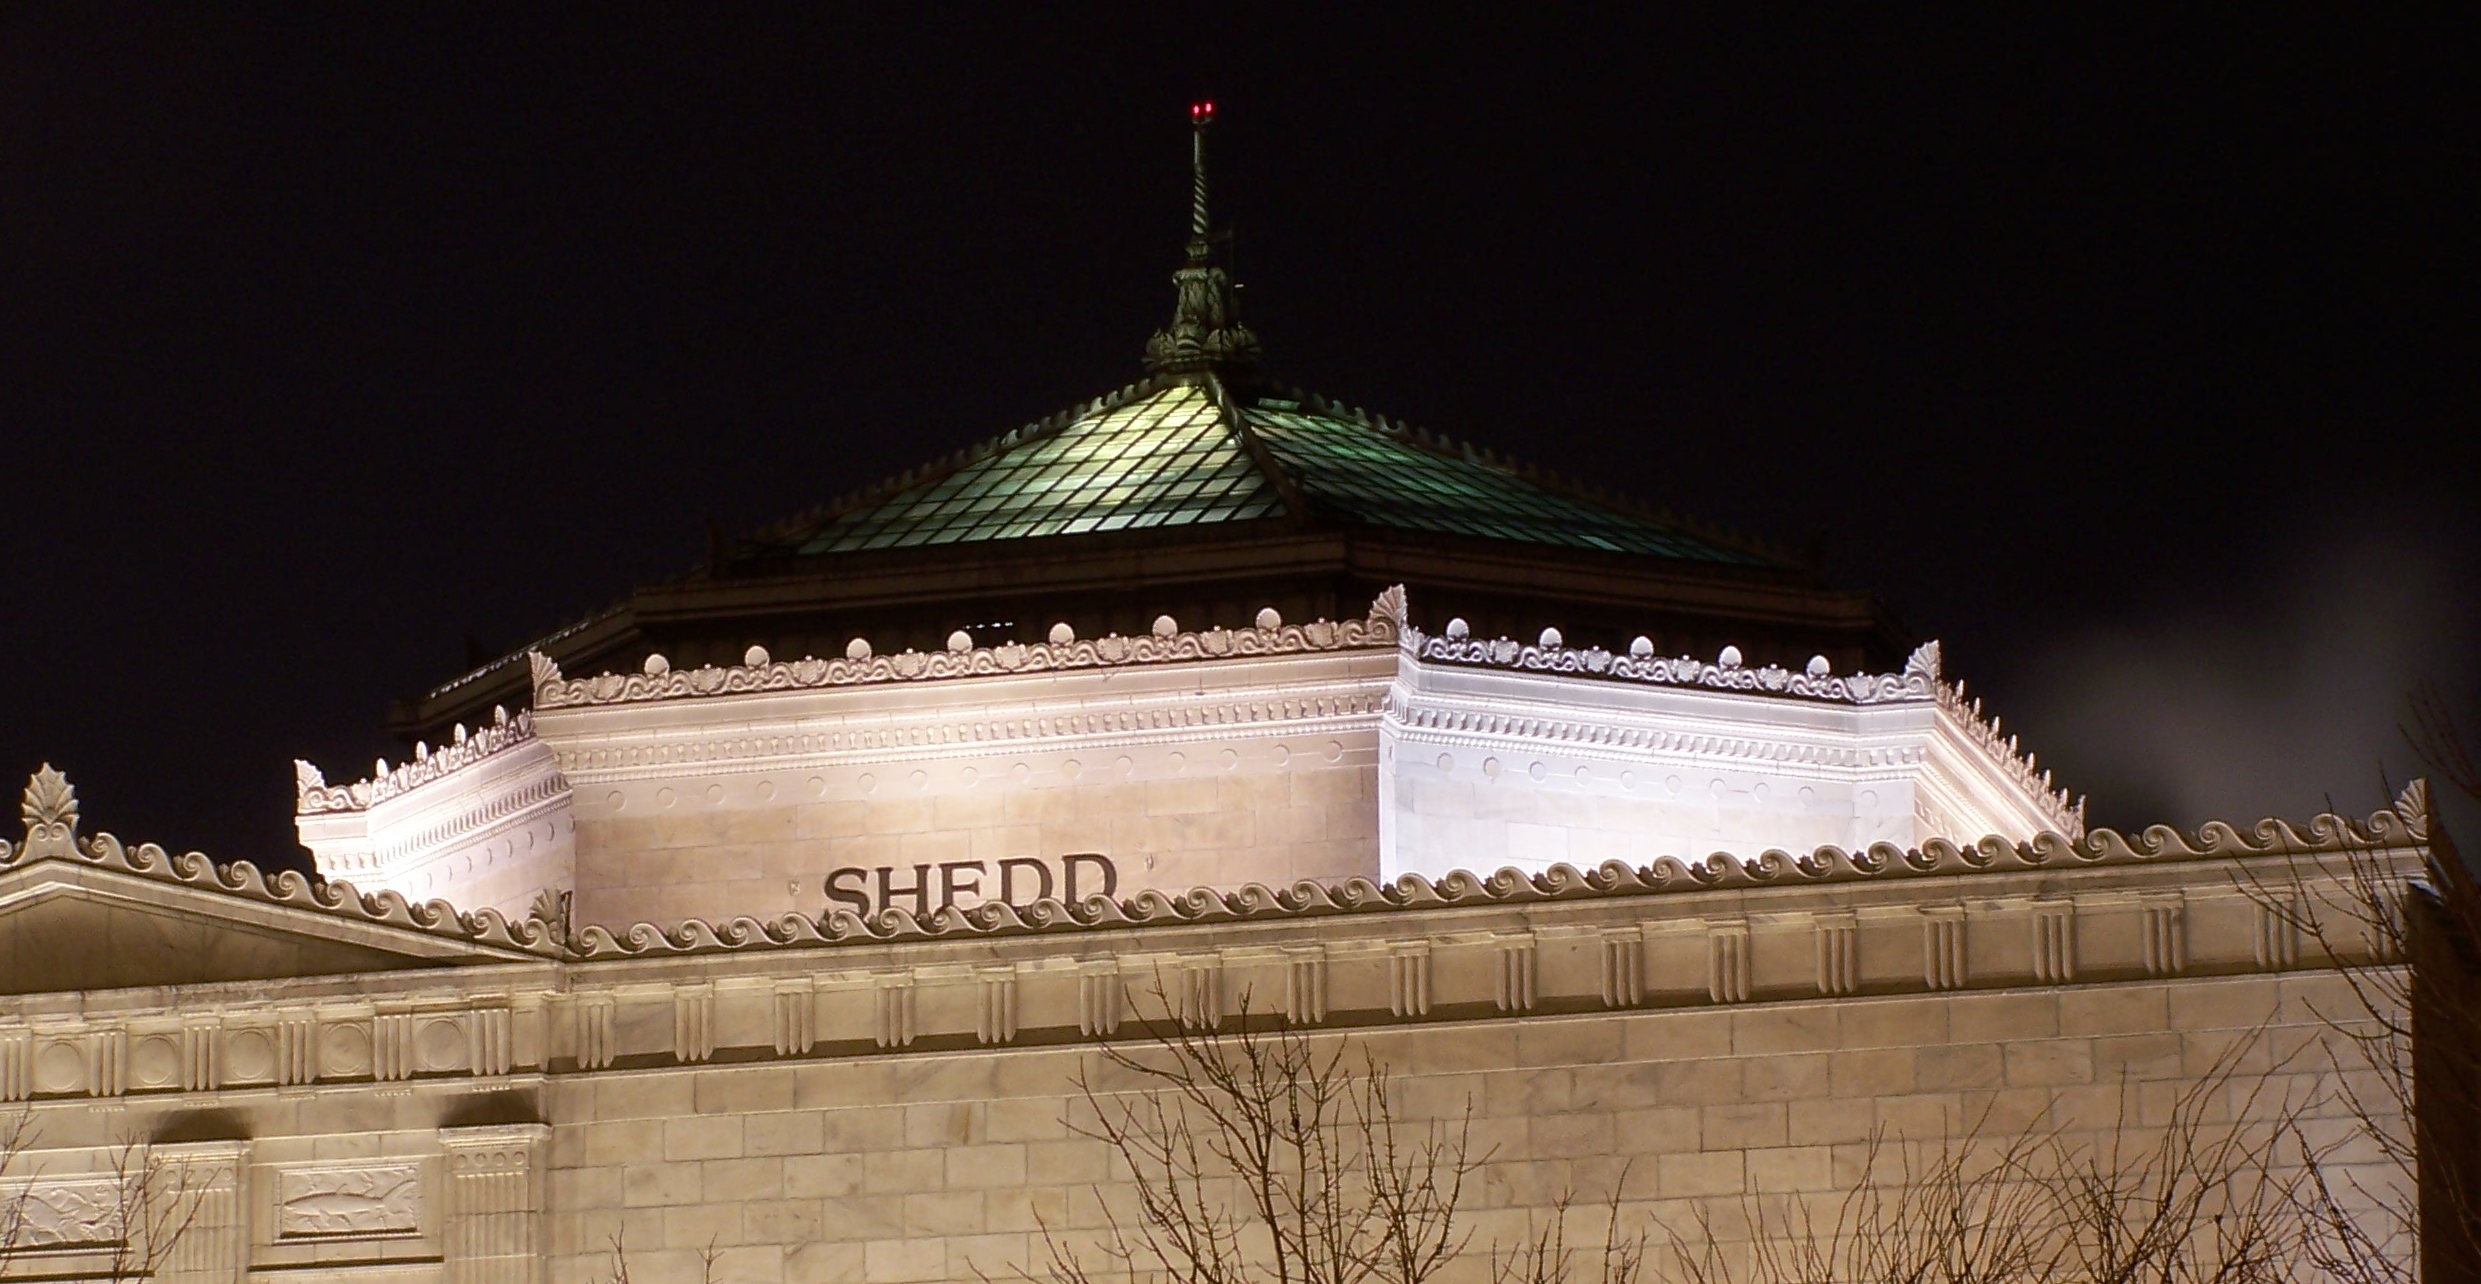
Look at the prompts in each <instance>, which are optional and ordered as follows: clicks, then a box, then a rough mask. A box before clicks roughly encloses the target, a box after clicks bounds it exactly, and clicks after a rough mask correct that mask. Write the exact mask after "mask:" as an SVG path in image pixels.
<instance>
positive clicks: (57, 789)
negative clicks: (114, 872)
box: [18, 762, 78, 860]
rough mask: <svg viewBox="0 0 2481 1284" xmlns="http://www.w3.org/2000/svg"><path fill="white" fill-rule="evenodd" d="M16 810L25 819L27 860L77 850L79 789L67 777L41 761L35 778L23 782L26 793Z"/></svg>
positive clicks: (62, 854)
mask: <svg viewBox="0 0 2481 1284" xmlns="http://www.w3.org/2000/svg"><path fill="white" fill-rule="evenodd" d="M18 814H19V816H20V817H22V818H23V819H24V820H25V822H26V848H25V851H24V853H23V855H24V857H25V858H26V859H28V860H36V859H40V858H42V857H45V856H68V855H71V854H73V853H74V852H76V850H77V837H78V793H77V790H75V789H72V788H70V787H69V779H68V777H66V776H63V775H61V774H60V773H59V772H58V771H56V770H54V769H53V767H52V764H50V763H48V762H47V763H44V764H43V767H42V769H41V770H39V771H37V772H35V773H34V778H33V779H31V780H29V781H27V782H26V794H25V799H24V801H23V803H22V804H21V805H20V807H19V809H18Z"/></svg>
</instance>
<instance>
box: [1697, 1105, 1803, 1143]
mask: <svg viewBox="0 0 2481 1284" xmlns="http://www.w3.org/2000/svg"><path fill="white" fill-rule="evenodd" d="M1790 1126H1791V1112H1790V1110H1789V1108H1788V1107H1787V1106H1786V1105H1785V1104H1784V1103H1783V1102H1780V1101H1765V1102H1743V1103H1738V1104H1732V1105H1719V1106H1706V1107H1704V1108H1703V1109H1701V1110H1699V1111H1698V1120H1697V1129H1698V1145H1699V1147H1700V1148H1701V1149H1704V1150H1748V1149H1751V1148H1754V1147H1759V1146H1782V1145H1788V1144H1790Z"/></svg>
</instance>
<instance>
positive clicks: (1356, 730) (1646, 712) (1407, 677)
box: [300, 590, 2082, 929]
mask: <svg viewBox="0 0 2481 1284" xmlns="http://www.w3.org/2000/svg"><path fill="white" fill-rule="evenodd" d="M1402 613H1403V597H1402V593H1401V591H1400V590H1399V591H1391V592H1390V593H1389V594H1388V595H1386V596H1384V597H1382V598H1381V599H1380V601H1379V602H1377V603H1375V604H1374V605H1373V607H1372V609H1371V612H1370V614H1369V615H1368V617H1367V618H1365V619H1361V620H1351V621H1344V622H1340V623H1337V622H1329V621H1314V622H1311V623H1309V624H1307V625H1287V624H1285V623H1284V622H1283V621H1282V620H1280V619H1278V618H1276V617H1275V615H1274V613H1273V612H1271V611H1269V612H1263V613H1261V615H1260V618H1259V619H1258V620H1257V621H1256V622H1255V623H1254V624H1252V625H1250V626H1248V627H1243V628H1212V629H1206V630H1202V631H1195V632H1191V631H1183V630H1182V629H1181V628H1180V627H1179V626H1178V625H1177V624H1176V623H1175V622H1173V621H1170V620H1163V621H1160V622H1159V623H1158V627H1157V630H1156V631H1155V632H1154V633H1153V634H1151V635H1149V636H1146V637H1142V638H1117V637H1112V638H1102V639H1091V640H1080V639H1077V638H1076V637H1074V635H1073V634H1071V633H1069V632H1068V631H1067V628H1066V626H1064V625H1063V626H1058V627H1057V628H1055V629H1054V630H1053V631H1052V634H1051V636H1050V637H1048V638H1046V639H1045V640H1043V641H1040V642H1035V643H1025V644H1018V643H1008V644H1002V645H998V646H993V647H980V648H977V647H973V646H971V645H970V644H969V643H968V642H967V641H966V639H964V638H963V637H962V636H961V635H960V636H959V638H958V639H957V640H956V641H957V643H958V646H957V648H956V649H954V650H951V651H948V652H944V653H940V654H935V655H920V654H913V653H906V654H902V655H895V656H877V655H873V654H871V653H870V649H869V646H868V643H867V642H866V641H865V640H860V639H856V640H855V642H854V643H853V645H852V647H851V648H850V649H849V650H848V654H847V655H846V656H845V657H843V658H840V659H834V660H818V659H801V660H793V661H779V660H775V659H773V658H772V657H769V656H767V655H766V654H764V652H762V651H756V650H755V649H753V652H752V654H751V655H750V656H748V657H746V659H747V661H748V662H747V663H745V664H743V665H741V666H737V667H733V668H713V669H699V670H690V671H674V670H672V669H671V668H670V667H669V666H668V665H666V664H665V663H664V662H663V661H662V659H661V658H660V657H657V658H655V659H653V660H650V661H649V662H648V664H647V666H646V671H645V672H642V673H637V674H627V675H618V674H605V675H601V676H594V677H578V678H572V677H568V676H566V675H563V674H561V673H560V672H559V671H558V670H557V668H556V667H553V666H551V665H550V664H549V663H548V662H547V661H542V660H540V659H539V657H538V658H537V669H536V688H535V700H534V709H533V711H532V712H531V713H529V714H522V715H519V716H518V717H517V718H515V719H502V720H500V721H497V722H495V723H494V724H493V725H492V726H489V727H486V728H483V729H482V730H481V731H479V732H476V733H472V734H470V735H461V736H460V737H459V738H458V739H456V740H455V741H454V742H452V743H451V744H449V745H447V746H444V747H442V748H440V749H437V750H432V749H429V748H427V747H426V748H424V749H423V750H422V751H421V752H420V754H419V755H418V756H417V758H416V759H415V761H413V762H411V763H407V764H403V765H401V766H397V767H394V768H389V769H386V770H383V771H381V772H380V773H378V774H377V775H375V776H373V777H372V778H371V779H369V780H366V781H362V782H359V783H356V784H352V785H347V786H329V785H327V784H325V782H324V780H323V778H322V777H321V776H320V775H319V773H318V772H317V771H316V769H314V768H312V767H310V766H309V765H308V764H303V765H302V766H301V769H300V770H301V773H302V789H301V800H302V807H301V809H302V816H301V821H300V827H301V834H302V841H303V843H304V844H305V845H307V846H308V847H309V848H310V849H311V850H312V852H314V853H315V854H316V856H317V859H318V861H319V867H320V869H321V870H322V871H323V872H325V873H327V874H329V875H331V876H336V877H344V878H350V879H352V880H354V882H355V883H356V884H357V885H358V886H363V887H386V888H390V889H392V890H395V891H398V892H400V893H403V894H404V895H405V896H407V897H409V898H414V899H424V898H430V897H440V898H444V899H447V900H449V901H451V902H453V903H455V904H457V905H460V906H466V907H481V906H490V907H493V908H496V909H499V910H500V911H501V912H503V913H504V914H509V915H521V914H523V913H525V912H527V911H528V909H529V907H530V906H531V905H532V903H533V899H534V897H535V896H537V895H538V894H540V893H541V892H543V891H545V890H550V891H553V892H570V893H573V894H574V911H575V915H576V918H577V920H578V921H579V922H582V923H599V924H602V925H604V926H607V927H612V928H616V929H617V928H625V927H627V926H629V925H630V924H633V923H637V922H664V921H667V920H673V919H680V918H688V917H698V918H709V919H723V918H729V917H732V916H734V915H740V914H747V915H753V916H757V917H761V918H763V917H768V916H771V915H776V914H784V913H796V914H809V915H818V914H822V913H827V912H831V911H833V910H835V909H838V908H851V909H854V910H856V911H858V912H864V913H868V912H876V911H877V910H880V909H884V908H887V907H889V906H891V905H893V906H896V907H899V908H905V909H908V910H910V911H912V912H913V913H915V914H916V915H917V916H918V915H921V914H927V913H930V912H933V911H935V910H937V909H938V908H940V907H942V906H944V905H948V904H955V905H959V906H964V907H970V906H972V905H975V904H978V903H980V902H981V901H983V900H985V899H989V898H991V897H993V896H1005V897H1008V898H1012V899H1014V900H1016V901H1017V902H1018V903H1020V904H1022V903H1026V902H1029V901H1031V900H1033V899H1036V898H1038V896H1039V895H1040V894H1042V890H1043V889H1044V888H1045V887H1046V886H1048V887H1050V888H1051V889H1052V891H1053V892H1054V893H1056V894H1061V895H1065V894H1066V893H1067V892H1068V891H1069V890H1070V889H1069V887H1068V882H1069V879H1070V877H1071V876H1072V875H1076V876H1078V877H1079V881H1080V883H1081V886H1080V887H1079V888H1078V889H1077V890H1078V891H1079V892H1081V893H1087V894H1090V893H1092V892H1095V891H1099V890H1101V889H1102V886H1103V876H1102V873H1101V870H1102V868H1103V867H1102V866H1101V865H1099V864H1097V863H1096V862H1094V861H1093V860H1092V859H1090V858H1091V857H1095V856H1099V857H1102V858H1103V859H1104V860H1106V861H1108V862H1109V865H1110V869H1111V871H1112V878H1113V890H1114V892H1115V894H1119V895H1127V894H1130V893H1133V892H1135V891H1140V890H1144V889H1147V888H1154V889H1159V890H1162V891H1165V892H1168V893H1175V894H1176V893H1179V892H1184V891H1187V890H1189V889H1190V888H1194V887H1212V888H1217V889H1222V890H1230V889H1234V888H1239V887H1243V886H1246V885H1248V884H1251V883H1259V884H1264V885H1266V886H1269V887H1287V886H1290V885H1291V884H1293V883H1295V882H1299V881H1302V880H1312V881H1334V880H1338V879H1344V878H1350V877H1355V876H1359V877H1368V878H1380V879H1392V878H1395V877H1397V876H1399V875H1402V874H1408V873H1418V874H1423V875H1427V876H1429V877H1432V878H1437V877H1441V876H1444V875H1445V874H1447V873H1448V872H1449V871H1451V870H1457V869H1462V870H1469V871H1475V872H1485V873H1486V872H1489V871H1493V870H1497V869H1500V868H1502V867H1508V866H1513V867H1516V868H1519V869H1523V870H1526V871H1528V872H1540V871H1542V870H1545V869H1548V868H1550V867H1551V866H1552V865H1555V864H1560V863H1567V864H1572V865H1576V866H1578V867H1580V868H1591V867H1593V866H1596V865H1599V864H1601V863H1602V862H1604V861H1610V860H1616V861H1620V862H1622V863H1625V864H1644V863H1646V862H1649V861H1652V860H1654V859H1656V858H1657V857H1664V856H1668V857H1674V858H1681V859H1700V858H1703V857H1705V856H1708V855H1711V854H1713V853H1715V852H1737V853H1748V854H1755V853H1759V852H1763V851H1767V850H1769V849H1784V850H1790V851H1807V850H1809V849H1811V848H1814V847H1819V846H1825V845H1834V846H1840V847H1844V848H1847V849H1851V850H1861V849H1864V848H1867V847H1868V846H1870V845H1871V844H1873V843H1882V842H1883V843H1891V844H1893V845H1895V846H1897V847H1899V848H1900V847H1907V846H1912V845H1915V844H1917V843H1920V842H1922V841H1923V840H1925V839H1928V838H1931V837H1941V838H1947V839H1950V840H1960V841H1969V840H1971V839H1975V838H1980V837H1982V836H1984V835H1989V834H1996V835H1999V836H2001V837H2004V838H2009V839H2023V838H2027V837H2030V836H2031V835H2033V834H2035V833H2038V832H2041V831H2043V830H2054V831H2058V832H2063V833H2066V834H2069V835H2070V836H2073V835H2074V834H2076V833H2077V832H2078V831H2079V829H2080V827H2081V824H2082V813H2081V810H2080V809H2079V808H2078V807H2076V806H2073V805H2071V804H2070V803H2069V802H2068V800H2067V799H2066V797H2065V796H2064V795H2063V794H2061V793H2059V792H2058V791H2056V790H2054V789H2053V788H2051V786H2050V783H2049V781H2048V780H2047V778H2045V777H2041V776H2038V775H2036V774H2035V773H2034V771H2033V770H2032V768H2031V765H2030V763H2029V762H2027V761H2025V760H2024V759H2022V758H2020V757H2019V756H2018V754H2017V752H2016V749H2015V746H2014V745H2013V743H2012V742H2002V741H2000V740H1999V739H1998V737H1997V736H1996V734H1995V733H1994V732H1993V731H1992V729H1991V728H1990V727H1989V725H1988V724H1985V723H1984V722H1983V721H1982V720H1981V718H1980V715H1979V710H1978V709H1977V708H1974V707H1971V706H1968V705H1966V704H1965V703H1964V701H1963V700H1962V698H1961V695H1960V693H1959V691H1958V689H1957V688H1955V687H1952V686H1950V685H1948V684H1947V683H1945V682H1944V681H1942V679H1941V677H1940V674H1939V671H1938V659H1937V648H1936V646H1935V644H1932V645H1931V646H1928V647H1924V648H1923V649H1922V651H1921V652H1920V653H1919V654H1917V655H1916V656H1915V657H1914V659H1913V661H1912V663H1911V665H1910V666H1908V668H1907V669H1906V671H1905V672H1904V673H1901V674H1893V675H1869V674H1855V675H1835V674H1831V673H1827V672H1825V671H1824V669H1823V662H1822V661H1821V662H1817V663H1815V664H1813V665H1812V666H1811V670H1810V671H1808V672H1801V673H1791V672H1787V671H1784V670H1779V669H1768V668H1762V667H1753V666H1744V665H1742V664H1741V663H1740V662H1739V658H1738V656H1737V654H1736V653H1731V652H1727V653H1726V654H1725V655H1723V656H1721V657H1719V658H1718V659H1716V660H1711V661H1701V660H1696V659H1691V658H1687V657H1677V658H1667V657H1654V656H1652V655H1650V654H1644V653H1641V652H1631V653H1628V654H1609V653H1604V652H1601V651H1595V650H1574V649H1570V648H1567V647H1565V646H1562V645H1561V644H1560V642H1559V639H1558V637H1557V635H1556V634H1555V633H1554V634H1547V635H1545V636H1544V637H1543V638H1541V639H1538V640H1536V641H1534V642H1531V643H1523V644H1520V643H1517V642H1514V641H1510V640H1506V639H1500V640H1496V641H1487V640H1482V639H1475V638H1469V637H1467V636H1465V635H1464V631H1463V628H1462V625H1461V623H1455V624H1451V625H1450V626H1449V628H1448V630H1447V632H1446V635H1445V636H1442V637H1436V638H1432V637H1427V636H1424V635H1422V634H1421V633H1420V632H1419V631H1417V630H1414V629H1411V628H1409V627H1406V626H1404V625H1403V624H1402V623H1401V616H1402ZM382 766H383V767H385V764H382ZM1072 856H1075V857H1084V858H1087V859H1083V860H1080V861H1077V862H1075V863H1074V867H1073V868H1072V865H1071V861H1070V858H1071V857H1072ZM839 870H858V871H862V872H861V873H860V874H859V875H852V874H847V875H845V876H844V877H842V878H841V879H839V878H837V876H836V875H837V871H839ZM881 870H885V871H888V873H887V874H886V875H885V877H884V878H882V876H881V875H880V873H879V871H881Z"/></svg>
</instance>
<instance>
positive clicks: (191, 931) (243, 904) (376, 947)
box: [0, 764, 560, 994]
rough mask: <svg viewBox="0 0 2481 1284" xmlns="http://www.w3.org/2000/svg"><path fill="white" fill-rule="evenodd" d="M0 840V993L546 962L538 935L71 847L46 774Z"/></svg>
mask: <svg viewBox="0 0 2481 1284" xmlns="http://www.w3.org/2000/svg"><path fill="white" fill-rule="evenodd" d="M23 811H24V816H25V821H26V838H25V841H24V842H22V843H9V842H5V841H0V994H50V993H61V992H70V991H78V990H108V989H123V988H128V987H133V986H170V985H196V984H202V983H206V982H214V981H256V980H278V979H284V978H289V977H303V976H335V975H346V974H352V973H357V972H384V971H396V970H399V969H404V968H419V967H454V966H458V965H461V964H476V963H500V962H509V961H513V960H518V959H525V958H533V957H540V956H543V955H557V954H558V953H559V952H560V947H559V945H558V944H556V943H555V942H553V941H551V940H550V933H549V932H548V931H547V930H545V929H544V927H543V925H542V924H540V923H536V922H531V921H528V922H524V923H519V924H510V923H509V922H507V921H506V920H504V919H502V918H501V917H500V916H499V915H498V914H495V913H492V912H490V911H488V910H484V911H480V912H477V913H475V914H471V915H463V914H459V913H457V912H456V911H455V910H454V909H452V908H450V907H449V906H448V905H446V904H444V903H442V902H438V901H433V902H431V903H429V904H427V905H422V906H415V905H411V904H408V903H407V902H406V901H405V900H404V898H403V897H400V896H397V895H395V894H394V893H382V894H380V895H377V896H369V897H365V896H362V895H360V894H359V893H357V892H355V891H354V889H353V887H352V885H350V884H347V883H329V884H324V885H315V886H314V885H313V884H311V883H310V882H309V881H308V880H306V879H304V878H302V877H301V876H300V875H298V874H294V873H291V872H289V871H285V872H279V873H277V874H275V875H273V876H261V875H260V873H259V872H258V870H257V869H255V868H254V867H252V866H251V865H249V864H248V863H247V862H235V863H233V864H229V865H219V864H216V863H215V862H213V861H211V860H208V859H207V858H206V857H204V856H202V855H199V854H198V853H196V852H189V853H185V854H182V855H178V856H175V855H171V854H169V853H167V852H165V851H164V850H163V849H162V848H160V847H155V846H153V845H151V844H142V845H140V846H138V847H135V848H130V847H124V846H123V845H122V844H121V842H120V840H119V839H116V838H114V837H112V836H111V835H110V834H97V835H95V836H94V837H92V838H80V837H79V836H78V832H77V827H78V805H77V792H76V791H75V790H73V789H71V788H70V787H69V782H68V781H67V780H66V779H65V778H63V777H62V776H61V774H60V773H59V772H57V771H54V770H53V769H52V768H51V766H50V765H49V764H45V766H44V767H43V769H42V770H40V771H38V772H36V773H35V775H34V779H33V780H31V781H29V782H28V784H27V788H26V796H25V802H24V808H23Z"/></svg>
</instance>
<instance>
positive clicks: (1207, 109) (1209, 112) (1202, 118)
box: [1189, 103, 1215, 125]
mask: <svg viewBox="0 0 2481 1284" xmlns="http://www.w3.org/2000/svg"><path fill="white" fill-rule="evenodd" d="M1214 118H1215V105H1214V104H1213V103H1191V104H1190V105H1189V119H1191V120H1193V121H1196V122H1197V123H1198V124H1201V125H1203V124H1206V123H1208V122H1209V121H1212V120H1213V119H1214Z"/></svg>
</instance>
